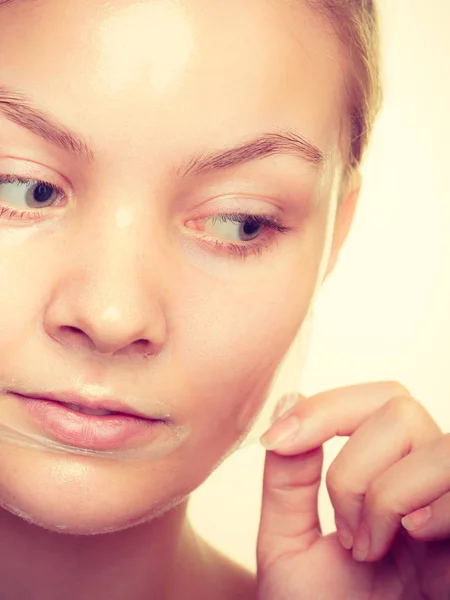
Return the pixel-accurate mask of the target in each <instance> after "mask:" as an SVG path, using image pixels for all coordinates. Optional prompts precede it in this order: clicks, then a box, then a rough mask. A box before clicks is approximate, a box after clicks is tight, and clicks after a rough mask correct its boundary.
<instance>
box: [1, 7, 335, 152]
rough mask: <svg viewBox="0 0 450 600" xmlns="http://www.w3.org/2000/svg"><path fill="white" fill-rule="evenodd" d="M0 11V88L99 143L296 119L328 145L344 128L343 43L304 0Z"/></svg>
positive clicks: (192, 135)
mask: <svg viewBox="0 0 450 600" xmlns="http://www.w3.org/2000/svg"><path fill="white" fill-rule="evenodd" d="M0 6H1V4H0ZM0 11H1V12H0V56H2V62H1V64H0V85H1V84H3V85H7V86H11V87H16V88H18V89H19V90H21V91H23V92H24V93H26V94H27V95H30V96H31V97H32V98H33V101H35V102H36V103H37V104H38V105H39V106H40V107H41V108H44V109H45V110H47V111H49V112H52V113H53V114H54V115H56V116H57V117H58V118H59V119H60V120H61V121H62V122H64V123H65V124H67V125H68V126H71V127H73V128H74V129H76V130H78V131H80V132H81V133H82V134H84V135H86V136H87V137H89V138H90V139H91V140H92V141H93V143H94V144H96V145H97V146H98V148H99V149H101V146H102V144H104V145H105V150H106V147H107V146H110V143H111V141H112V138H114V141H117V142H118V143H120V142H121V143H125V141H128V140H129V139H130V135H133V140H134V141H135V148H136V151H137V152H141V151H142V150H144V148H143V146H145V145H146V144H147V143H148V141H149V138H152V139H155V138H157V139H158V140H159V141H161V140H166V141H167V143H168V142H169V141H170V140H171V139H174V138H180V137H183V139H184V140H185V141H186V143H191V142H192V141H193V140H194V139H195V140H197V141H199V140H202V141H203V139H202V138H203V137H204V141H205V143H208V141H210V139H217V138H218V139H220V141H223V143H226V142H227V141H228V140H227V136H229V137H230V141H231V140H232V139H235V138H236V136H239V135H242V133H251V132H253V131H260V130H261V128H263V129H264V128H268V127H273V126H274V125H276V126H281V127H283V126H287V127H292V126H295V125H297V124H298V127H299V128H300V131H301V133H302V134H303V135H305V136H306V137H309V138H310V139H312V140H313V141H314V142H315V143H316V145H318V146H319V147H322V148H324V149H325V150H326V149H327V148H328V147H330V146H331V145H332V144H333V143H334V142H335V140H336V137H337V136H338V135H339V130H340V125H341V119H342V115H343V111H344V86H343V74H342V72H341V66H340V65H341V62H340V57H339V45H338V42H337V40H335V39H334V38H333V37H332V36H330V35H329V33H327V32H326V31H325V28H324V27H323V25H322V23H321V21H320V20H319V18H318V17H317V16H316V15H315V14H313V13H312V12H311V10H310V9H309V8H307V7H306V5H305V4H304V3H303V0H299V1H298V2H289V3H286V2H285V1H284V0H227V1H226V2H222V1H219V0H144V1H141V2H131V1H130V0H110V1H108V2H105V1H100V0H13V1H12V2H9V3H8V4H7V5H6V6H4V7H2V8H0ZM112 124H113V125H114V127H111V125H112ZM243 126H244V127H245V128H246V130H245V131H242V127H243Z"/></svg>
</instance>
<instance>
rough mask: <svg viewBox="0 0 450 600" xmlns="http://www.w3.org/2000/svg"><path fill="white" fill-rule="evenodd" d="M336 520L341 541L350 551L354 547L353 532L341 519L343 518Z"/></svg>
mask: <svg viewBox="0 0 450 600" xmlns="http://www.w3.org/2000/svg"><path fill="white" fill-rule="evenodd" d="M335 520H336V531H337V535H338V538H339V541H340V542H341V544H342V546H343V547H344V548H345V549H346V550H350V548H351V547H352V546H353V536H352V532H351V531H350V528H349V527H348V525H347V524H346V523H344V521H343V520H342V519H341V517H336V519H335Z"/></svg>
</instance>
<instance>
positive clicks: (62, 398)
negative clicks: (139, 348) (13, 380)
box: [14, 392, 163, 421]
mask: <svg viewBox="0 0 450 600" xmlns="http://www.w3.org/2000/svg"><path fill="white" fill-rule="evenodd" d="M14 393H15V395H17V396H24V397H26V398H34V399H35V400H43V401H46V400H48V401H51V402H58V403H60V404H76V405H77V406H81V407H82V408H90V409H94V410H109V411H111V412H115V413H120V414H123V415H130V416H133V417H139V418H141V419H151V420H158V421H159V420H162V419H163V417H162V416H158V415H154V416H151V417H150V416H148V415H145V414H144V413H141V412H139V411H137V410H135V409H134V408H130V406H129V405H127V404H126V403H125V402H122V401H121V400H117V399H115V398H103V399H102V400H101V401H99V400H98V399H97V398H88V397H86V396H81V395H80V394H77V393H76V392H58V393H55V392H46V393H45V394H39V393H38V394H35V393H31V394H30V393H28V392H27V393H26V394H25V393H18V392H14Z"/></svg>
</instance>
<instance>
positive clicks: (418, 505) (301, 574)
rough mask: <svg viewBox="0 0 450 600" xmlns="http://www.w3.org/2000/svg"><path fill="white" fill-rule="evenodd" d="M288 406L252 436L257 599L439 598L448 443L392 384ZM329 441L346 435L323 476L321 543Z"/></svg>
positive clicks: (445, 578) (445, 590)
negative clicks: (260, 451) (256, 456)
mask: <svg viewBox="0 0 450 600" xmlns="http://www.w3.org/2000/svg"><path fill="white" fill-rule="evenodd" d="M298 400H299V401H298V402H297V403H296V404H295V405H294V406H293V407H292V408H291V409H290V410H289V411H288V412H287V413H286V414H284V415H282V416H281V417H279V418H278V419H277V420H275V422H274V423H273V425H272V426H271V428H270V429H269V431H268V432H266V434H265V435H264V436H263V438H262V441H263V443H264V445H265V446H266V447H268V448H269V451H268V452H267V454H266V463H265V470H264V487H263V503H262V512H261V523H260V529H259V535H258V546H257V558H258V599H259V600H400V599H401V600H419V599H420V600H424V599H425V598H426V599H428V600H448V599H449V598H450V539H449V538H450V494H449V493H448V492H449V491H450V435H449V434H445V435H444V434H443V433H442V432H441V430H440V429H439V427H438V426H437V424H436V423H435V421H434V420H433V419H432V418H431V416H430V415H429V413H428V412H427V411H426V410H425V409H424V408H423V406H422V405H421V404H420V403H419V402H418V401H417V400H415V399H414V398H413V397H412V396H411V395H410V394H409V392H408V391H407V390H406V389H405V388H404V387H403V386H401V385H400V384H397V383H393V382H384V383H368V384H364V385H355V386H351V387H346V388H340V389H336V390H331V391H328V392H324V393H321V394H318V395H316V396H313V397H310V398H305V397H302V396H299V397H298ZM297 425H298V426H299V429H298V431H297V433H296V432H295V427H296V426H297ZM289 431H290V433H289ZM336 435H339V436H350V439H349V440H348V442H347V443H346V445H345V446H344V448H343V449H342V451H341V452H340V453H339V455H338V456H337V458H336V459H335V460H334V462H333V463H332V465H331V466H330V469H329V471H328V473H327V476H326V484H327V488H328V493H329V495H330V499H331V503H332V505H333V508H334V511H335V520H336V527H337V533H333V534H331V535H328V536H322V533H321V527H320V522H319V515H318V504H317V497H318V491H319V485H320V483H321V478H322V465H323V448H322V445H323V443H324V442H326V441H327V440H329V439H331V438H333V437H334V436H336ZM406 516H408V518H407V519H404V517H406ZM414 524H415V525H414ZM364 540H365V541H366V543H364Z"/></svg>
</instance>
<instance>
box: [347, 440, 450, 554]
mask: <svg viewBox="0 0 450 600" xmlns="http://www.w3.org/2000/svg"><path fill="white" fill-rule="evenodd" d="M449 492H450V434H445V435H441V436H440V437H439V439H437V440H434V441H433V442H431V443H430V444H428V445H427V446H423V447H422V448H420V449H418V450H416V451H415V452H412V453H411V454H408V455H407V456H405V457H404V458H403V459H401V460H400V461H399V462H397V463H396V464H394V465H393V466H392V467H390V468H389V469H388V470H387V471H385V472H384V473H383V474H382V475H381V476H380V477H378V479H376V480H375V481H374V482H373V483H372V484H371V486H370V487H369V489H368V490H367V494H366V498H365V503H364V507H363V511H362V517H361V524H360V530H361V528H362V529H366V530H368V531H369V534H370V535H369V538H370V540H369V541H370V544H369V550H368V555H367V558H366V560H369V561H371V560H379V559H380V558H382V557H383V556H384V555H385V554H386V552H387V551H388V549H389V548H390V546H391V545H392V541H393V539H394V537H395V535H396V533H397V532H398V530H399V528H400V526H401V519H402V517H404V516H406V515H410V514H411V513H413V512H415V511H417V510H419V509H422V508H426V507H428V506H429V507H430V508H431V513H430V518H429V521H428V522H427V523H426V526H425V525H424V527H423V529H421V530H420V533H419V530H416V531H415V532H413V531H410V532H408V533H409V535H410V536H411V537H414V538H416V539H423V540H425V539H430V536H431V537H432V536H433V535H435V534H436V533H438V539H442V536H444V537H449V536H450V527H449V525H450V502H449V496H448V494H449ZM433 532H434V533H433ZM359 533H360V531H359V532H358V534H359ZM357 545H358V535H357V536H356V538H355V548H356V547H357Z"/></svg>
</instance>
